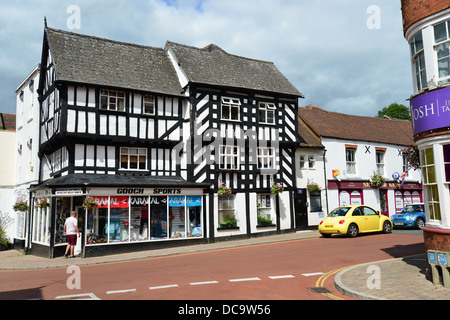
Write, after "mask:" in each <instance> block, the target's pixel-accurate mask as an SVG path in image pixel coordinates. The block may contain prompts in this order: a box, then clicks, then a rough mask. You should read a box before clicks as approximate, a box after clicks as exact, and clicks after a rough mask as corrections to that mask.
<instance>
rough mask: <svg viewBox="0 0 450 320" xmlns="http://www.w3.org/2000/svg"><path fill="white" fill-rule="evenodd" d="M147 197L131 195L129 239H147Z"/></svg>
mask: <svg viewBox="0 0 450 320" xmlns="http://www.w3.org/2000/svg"><path fill="white" fill-rule="evenodd" d="M148 199H149V198H148V197H131V202H130V240H131V241H145V240H148V239H149V231H150V228H149V225H150V224H149V216H148V210H149V205H148Z"/></svg>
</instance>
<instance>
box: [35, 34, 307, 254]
mask: <svg viewBox="0 0 450 320" xmlns="http://www.w3.org/2000/svg"><path fill="white" fill-rule="evenodd" d="M38 93H39V101H40V132H39V136H38V140H39V146H40V148H39V159H40V168H39V183H38V184H36V185H34V186H32V188H31V189H30V190H31V193H32V194H31V195H32V197H31V199H32V204H33V205H32V206H31V208H30V212H29V215H30V216H29V221H30V223H29V230H30V232H29V234H30V243H31V252H32V253H36V254H40V255H45V256H49V257H55V256H58V255H61V254H62V253H63V249H64V245H65V237H64V235H63V233H62V228H63V223H64V220H65V218H67V217H68V216H69V213H70V211H74V210H75V211H77V212H78V213H79V214H78V219H79V225H80V227H81V229H82V235H83V236H82V238H81V239H80V241H79V245H78V248H77V252H79V253H80V254H81V255H82V256H90V255H97V254H104V253H107V252H117V251H130V250H140V249H142V248H148V247H152V246H155V245H162V244H167V243H168V242H170V244H171V245H173V243H172V242H173V241H183V240H184V242H182V243H183V244H186V242H189V241H191V242H195V241H214V240H215V239H218V238H224V237H230V236H246V237H248V236H252V235H255V234H257V233H261V232H266V233H270V232H272V233H275V232H288V231H293V230H295V228H294V225H295V224H294V208H293V207H294V206H293V192H294V190H295V187H296V185H295V184H296V182H295V173H294V172H293V164H294V161H295V149H296V146H297V143H298V142H299V136H298V132H297V125H298V124H297V121H298V119H297V108H298V99H299V98H300V97H302V94H301V93H300V92H299V91H298V90H297V89H296V88H295V87H294V86H293V85H292V84H291V83H290V82H289V81H288V80H287V79H286V78H285V77H284V76H283V75H282V74H281V73H280V71H279V70H278V69H277V68H276V67H275V66H274V64H273V63H271V62H264V61H259V60H254V59H248V58H243V57H238V56H235V55H231V54H229V53H227V52H225V51H224V50H222V49H221V48H219V47H217V46H216V45H209V46H207V47H205V48H195V47H190V46H185V45H180V44H177V43H173V42H167V43H166V46H165V48H153V47H148V46H140V45H135V44H130V43H123V42H117V41H111V40H108V39H101V38H97V37H91V36H86V35H81V34H75V33H70V32H66V31H61V30H56V29H52V28H47V27H46V28H45V31H44V40H43V50H42V59H41V73H40V81H39V89H38ZM274 183H275V184H280V185H282V186H283V188H284V191H283V192H282V193H278V194H277V195H275V194H273V193H272V192H271V187H272V184H274ZM229 188H231V194H229V192H228V191H229ZM224 190H225V192H223V191H224ZM227 192H228V193H227ZM274 193H276V192H274ZM180 243H181V242H180Z"/></svg>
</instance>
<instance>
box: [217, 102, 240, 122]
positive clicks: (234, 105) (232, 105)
mask: <svg viewBox="0 0 450 320" xmlns="http://www.w3.org/2000/svg"><path fill="white" fill-rule="evenodd" d="M225 108H228V116H229V118H226V117H225V115H226V112H224V109H225ZM233 109H236V110H237V118H236V119H232V118H231V117H232V114H233V112H232V110H233ZM220 111H221V120H227V121H241V100H239V99H236V98H228V97H223V98H222V105H221V107H220Z"/></svg>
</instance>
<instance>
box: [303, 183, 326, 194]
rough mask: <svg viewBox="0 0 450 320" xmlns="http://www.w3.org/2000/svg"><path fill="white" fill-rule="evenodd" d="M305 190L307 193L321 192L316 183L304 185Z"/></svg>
mask: <svg viewBox="0 0 450 320" xmlns="http://www.w3.org/2000/svg"><path fill="white" fill-rule="evenodd" d="M306 189H307V190H308V191H309V192H313V191H320V190H322V189H321V188H320V187H319V185H318V184H317V183H315V182H310V183H308V184H307V185H306Z"/></svg>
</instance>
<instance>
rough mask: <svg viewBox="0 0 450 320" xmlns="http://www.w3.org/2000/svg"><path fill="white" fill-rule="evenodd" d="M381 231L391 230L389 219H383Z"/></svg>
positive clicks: (388, 231)
mask: <svg viewBox="0 0 450 320" xmlns="http://www.w3.org/2000/svg"><path fill="white" fill-rule="evenodd" d="M383 232H384V233H391V232H392V225H391V223H390V222H389V221H385V222H384V224H383Z"/></svg>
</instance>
